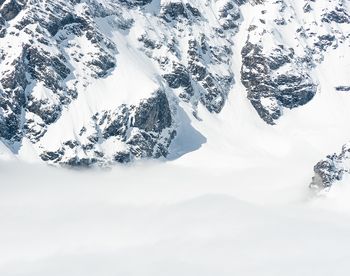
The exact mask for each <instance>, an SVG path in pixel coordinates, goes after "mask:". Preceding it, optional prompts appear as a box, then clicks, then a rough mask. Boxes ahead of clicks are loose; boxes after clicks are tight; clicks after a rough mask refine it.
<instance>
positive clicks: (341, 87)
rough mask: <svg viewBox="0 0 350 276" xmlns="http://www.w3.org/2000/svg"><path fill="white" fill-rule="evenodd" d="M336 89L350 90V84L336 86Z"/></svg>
mask: <svg viewBox="0 0 350 276" xmlns="http://www.w3.org/2000/svg"><path fill="white" fill-rule="evenodd" d="M335 90H337V91H344V92H348V91H350V86H344V85H341V86H337V87H336V88H335Z"/></svg>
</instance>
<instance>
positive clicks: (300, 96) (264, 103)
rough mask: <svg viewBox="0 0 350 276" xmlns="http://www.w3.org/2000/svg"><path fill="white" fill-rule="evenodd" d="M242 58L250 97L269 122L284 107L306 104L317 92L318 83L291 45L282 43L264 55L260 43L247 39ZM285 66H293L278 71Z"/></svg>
mask: <svg viewBox="0 0 350 276" xmlns="http://www.w3.org/2000/svg"><path fill="white" fill-rule="evenodd" d="M242 58H243V63H242V69H241V81H242V83H243V85H244V86H245V87H246V88H247V91H248V99H249V100H250V101H251V103H252V105H253V106H254V108H255V109H256V111H257V112H258V114H259V115H260V117H261V118H262V119H263V120H264V121H265V122H267V123H269V124H275V120H277V119H278V118H279V117H280V116H281V115H282V110H283V108H284V107H286V108H290V109H291V108H295V107H298V106H301V105H304V104H306V103H307V102H309V101H310V100H311V99H312V98H313V96H314V95H315V93H316V85H315V84H314V83H313V81H312V79H311V77H310V76H309V75H308V74H307V72H304V71H303V70H302V64H301V62H300V61H299V60H298V59H297V58H296V57H295V55H294V52H293V51H292V50H291V49H285V48H284V47H283V46H281V45H279V46H278V47H276V48H274V49H273V51H272V52H271V53H270V54H269V55H265V54H263V51H262V47H261V46H259V45H256V44H252V43H250V42H249V41H248V42H247V43H246V45H245V46H244V47H243V49H242ZM285 66H288V67H289V68H290V69H289V70H288V71H287V72H283V73H279V69H280V68H282V67H285Z"/></svg>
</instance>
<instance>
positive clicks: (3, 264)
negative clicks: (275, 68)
mask: <svg viewBox="0 0 350 276" xmlns="http://www.w3.org/2000/svg"><path fill="white" fill-rule="evenodd" d="M213 161H214V160H213ZM284 161H285V160H284V159H283V158H282V159H281V162H280V163H278V164H272V163H269V162H267V163H266V164H265V166H259V168H257V167H253V168H246V169H243V168H236V169H235V168H231V169H221V170H220V169H214V168H213V169H208V168H203V169H200V168H195V167H185V166H181V165H180V164H174V163H168V164H159V163H158V164H137V165H134V166H132V167H127V168H114V169H112V170H110V171H92V170H90V171H69V170H62V169H55V168H48V167H46V166H40V165H27V164H22V163H11V162H7V163H0V175H1V182H0V190H1V193H0V217H1V227H0V244H1V247H0V275H2V276H13V275H16V276H19V275H21V276H22V275H23V276H32V275H33V276H34V275H35V276H41V275H43V276H44V275H45V276H46V275H51V276H55V275H65V276H76V275H86V276H96V275H140V276H141V275H142V276H144V275H153V276H154V275H174V276H175V275H185V276H187V275H188V276H192V275H269V276H271V275H347V272H348V271H349V269H350V265H349V262H348V259H349V257H350V253H349V250H348V245H349V243H350V236H349V231H350V216H349V215H350V209H349V207H350V206H349V203H348V200H347V199H348V196H349V193H350V190H349V185H348V183H347V185H346V183H344V185H343V184H339V185H338V186H337V187H336V188H335V189H333V190H331V193H330V194H328V195H327V196H325V197H319V198H313V197H312V196H311V195H309V194H308V189H307V186H306V185H304V184H307V183H304V182H305V181H307V177H305V176H306V175H305V174H304V173H305V171H306V170H305V166H304V162H300V164H293V167H288V166H286V164H285V163H284ZM346 195H347V196H346ZM338 199H341V200H338Z"/></svg>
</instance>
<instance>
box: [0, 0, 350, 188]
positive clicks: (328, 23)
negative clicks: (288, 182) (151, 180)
mask: <svg viewBox="0 0 350 276" xmlns="http://www.w3.org/2000/svg"><path fill="white" fill-rule="evenodd" d="M349 45H350V3H349V2H348V1H347V0H328V1H326V0H325V1H315V0H297V1H293V0H250V1H249V0H203V1H196V0H66V1H62V0H55V1H53V0H40V1H39V0H0V76H1V77H0V94H1V96H0V140H1V142H0V153H1V155H2V156H3V157H4V156H13V155H15V156H17V157H19V158H21V159H25V160H43V161H46V162H48V163H50V164H68V165H73V166H81V165H84V166H90V165H93V164H98V165H108V164H113V163H125V162H130V161H133V160H137V159H149V158H163V159H176V158H179V157H180V156H182V155H184V154H186V153H189V152H194V151H201V150H203V151H204V152H205V151H206V150H207V149H208V148H210V149H212V150H211V151H210V152H216V153H218V152H219V155H220V154H221V153H222V152H225V153H226V154H232V156H235V155H237V156H245V155H246V154H247V152H250V150H251V152H252V156H256V155H258V154H257V153H258V152H262V151H264V152H266V151H267V152H270V151H271V149H270V148H269V147H272V148H273V147H276V149H277V148H278V144H279V143H284V142H285V140H287V141H298V143H303V144H304V146H305V147H307V145H310V147H311V148H312V147H315V150H314V152H317V154H315V155H313V158H318V159H315V160H314V161H315V163H317V160H319V159H321V158H322V157H323V156H325V155H326V153H327V152H328V151H329V152H331V151H336V150H337V148H338V147H341V145H342V144H344V143H345V142H346V141H347V140H348V139H350V129H349V124H348V118H349V116H350V110H349V106H350V99H349V98H350V95H349V90H350V80H349V74H350V69H349V68H350V51H349V49H350V48H349V47H350V46H349ZM330 114H331V115H330ZM282 133H284V134H282ZM253 136H254V137H253ZM295 137H297V138H295ZM300 137H302V138H300ZM261 139H265V140H266V141H260V140H261ZM276 141H277V142H276ZM315 144H317V146H315ZM203 145H207V147H204V146H203ZM218 145H220V146H218ZM200 147H202V149H199V148H200ZM242 148H243V149H245V150H241V149H242ZM214 149H215V150H214ZM240 151H241V152H240ZM277 151H278V150H277ZM345 151H346V152H347V150H345ZM192 154H193V153H191V154H189V155H192ZM279 154H280V153H279ZM194 156H196V155H195V154H194ZM210 156H211V157H210V158H214V157H213V156H214V155H210ZM344 156H346V154H345V153H344V154H341V155H339V156H338V155H336V156H334V158H333V157H332V158H331V157H328V159H327V161H325V162H324V161H321V162H320V163H318V164H317V165H316V166H315V174H316V175H315V179H316V180H315V179H314V182H315V181H316V182H317V183H318V184H315V183H314V182H313V184H312V186H317V187H323V186H329V183H330V182H332V181H333V180H332V181H330V180H329V179H328V175H330V174H331V172H329V173H328V172H327V176H324V172H325V171H332V173H333V172H334V175H335V176H334V177H333V176H332V179H333V178H334V179H340V177H341V175H343V173H340V172H338V170H341V171H342V172H345V171H347V169H345V168H342V169H333V167H337V166H335V165H334V164H335V163H337V164H338V163H339V162H340V161H339V162H338V160H340V159H344V158H343V157H344ZM300 158H303V157H302V156H300ZM195 159H196V157H194V160H195ZM335 159H336V160H335ZM344 164H345V163H344ZM337 168H338V167H337ZM332 175H333V174H332Z"/></svg>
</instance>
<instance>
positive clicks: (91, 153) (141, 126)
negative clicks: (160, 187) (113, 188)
mask: <svg viewBox="0 0 350 276" xmlns="http://www.w3.org/2000/svg"><path fill="white" fill-rule="evenodd" d="M92 121H93V122H94V123H95V129H94V130H93V132H92V134H91V131H90V134H89V133H87V129H86V128H85V127H82V128H81V131H80V136H81V138H79V139H78V140H68V141H66V142H64V143H63V145H62V147H61V148H59V149H57V150H56V151H50V152H44V153H43V154H42V155H41V158H42V159H43V160H44V161H48V162H50V163H59V164H63V165H69V166H83V167H88V166H92V165H95V164H97V165H98V164H104V163H106V162H118V163H128V162H130V161H132V160H133V159H139V158H160V157H166V156H167V154H168V147H169V145H170V143H171V141H172V140H173V138H174V137H175V134H176V132H175V130H174V127H173V119H172V115H171V110H170V105H169V102H168V99H167V96H166V95H165V93H164V92H163V91H161V90H159V91H156V92H155V93H154V94H153V95H152V97H150V98H148V99H145V100H142V101H141V102H140V104H139V105H138V106H134V105H129V106H128V105H121V106H120V107H119V108H118V109H116V110H115V111H105V112H103V113H98V114H95V115H94V116H93V118H92ZM110 140H114V141H118V143H119V144H123V145H124V146H123V148H119V147H116V148H115V149H114V150H113V149H111V150H113V151H114V153H113V155H112V156H111V157H106V156H104V154H103V153H101V151H100V150H99V145H100V144H103V143H105V142H106V141H110ZM83 141H85V142H83ZM77 152H79V155H77Z"/></svg>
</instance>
